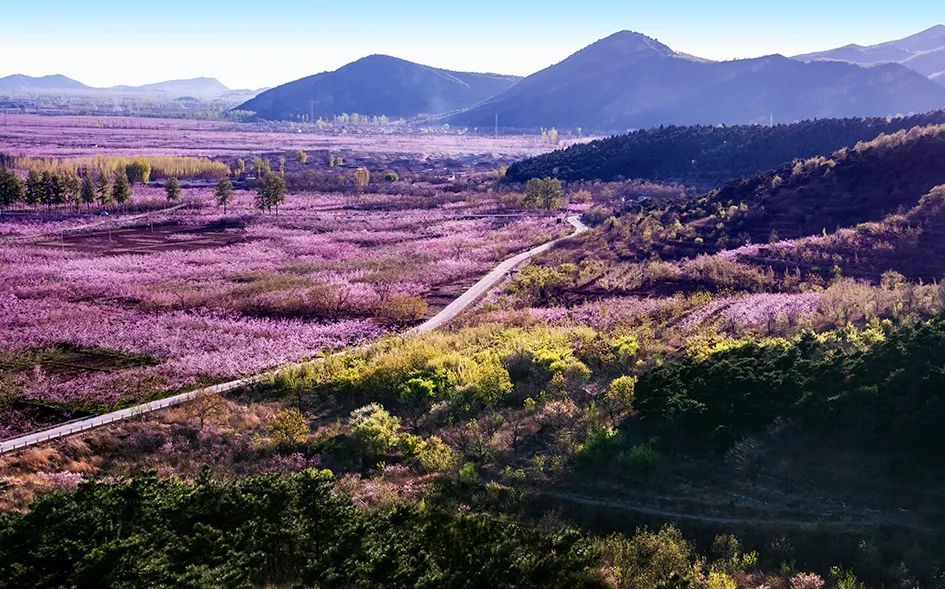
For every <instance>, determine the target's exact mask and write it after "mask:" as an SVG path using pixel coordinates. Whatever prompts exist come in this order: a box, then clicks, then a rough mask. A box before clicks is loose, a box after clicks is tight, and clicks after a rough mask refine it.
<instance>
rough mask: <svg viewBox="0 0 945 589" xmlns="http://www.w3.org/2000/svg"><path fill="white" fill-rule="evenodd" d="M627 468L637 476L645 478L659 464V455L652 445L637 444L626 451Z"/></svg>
mask: <svg viewBox="0 0 945 589" xmlns="http://www.w3.org/2000/svg"><path fill="white" fill-rule="evenodd" d="M626 461H627V466H629V467H630V470H631V471H633V473H634V474H636V475H638V476H647V475H649V474H651V473H652V472H653V471H655V470H656V469H657V468H658V467H659V464H660V454H659V452H658V451H656V450H655V449H654V448H653V446H652V444H637V445H635V446H633V447H631V448H630V449H629V450H628V451H627V455H626Z"/></svg>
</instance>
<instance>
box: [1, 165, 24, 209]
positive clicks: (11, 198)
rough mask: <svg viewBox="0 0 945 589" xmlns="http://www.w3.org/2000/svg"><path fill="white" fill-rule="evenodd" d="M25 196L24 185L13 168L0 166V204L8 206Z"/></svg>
mask: <svg viewBox="0 0 945 589" xmlns="http://www.w3.org/2000/svg"><path fill="white" fill-rule="evenodd" d="M24 198H26V187H25V186H24V184H23V182H22V181H21V180H20V178H19V176H17V175H16V173H15V172H13V170H7V169H6V168H0V206H2V207H9V206H13V205H15V204H16V203H18V202H21V201H23V199H24Z"/></svg>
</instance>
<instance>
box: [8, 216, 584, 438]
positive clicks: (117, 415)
mask: <svg viewBox="0 0 945 589" xmlns="http://www.w3.org/2000/svg"><path fill="white" fill-rule="evenodd" d="M567 221H568V223H569V224H570V225H571V226H572V227H574V231H573V232H572V233H571V234H570V235H567V236H565V237H559V238H558V239H554V240H551V241H549V242H547V243H543V244H541V245H539V246H536V247H533V248H532V249H530V250H528V251H525V252H522V253H520V254H517V255H515V256H512V257H511V258H508V259H506V260H503V261H502V262H501V263H499V265H498V266H496V267H495V268H493V269H492V270H491V271H490V272H489V273H488V274H486V275H485V276H484V277H483V278H482V279H480V280H479V282H477V283H476V284H474V285H473V286H472V287H470V288H469V290H467V291H466V292H464V293H463V294H462V295H460V296H459V298H457V299H456V300H454V301H453V302H451V303H450V304H449V305H447V306H446V307H444V308H443V309H442V310H440V312H439V313H437V314H436V315H434V316H433V317H431V318H429V319H427V320H426V321H425V322H423V323H421V324H420V325H418V326H416V327H414V328H412V329H409V330H407V331H406V332H405V333H404V334H403V335H418V334H423V333H428V332H430V331H433V330H434V329H437V328H438V327H441V326H442V325H444V324H446V323H448V322H449V321H450V320H452V319H453V318H454V317H456V316H457V315H459V314H460V313H461V312H462V311H463V310H465V309H466V308H468V307H469V306H470V305H472V304H473V303H475V302H476V301H477V300H479V298H480V297H482V296H483V295H485V294H486V293H487V292H489V290H490V289H492V288H493V287H494V286H495V285H497V284H498V283H499V282H501V281H502V280H503V279H504V278H505V277H506V276H507V275H508V273H509V272H511V271H512V269H513V268H515V267H516V266H518V265H519V264H521V263H523V262H525V261H527V260H529V259H530V258H533V257H535V256H537V255H539V254H542V253H544V252H546V251H548V250H549V249H551V248H552V247H554V246H555V245H556V244H557V243H559V242H561V241H564V240H566V239H571V238H572V237H575V236H577V235H580V234H581V233H584V232H585V231H587V226H586V225H584V223H582V222H581V218H580V215H573V216H570V217H568V218H567ZM269 374H271V372H264V373H262V374H257V375H255V376H248V377H246V378H240V379H237V380H232V381H229V382H224V383H220V384H215V385H212V386H208V387H204V388H201V389H196V390H193V391H188V392H186V393H180V394H178V395H174V396H172V397H165V398H164V399H158V400H156V401H150V402H148V403H142V404H140V405H135V406H134V407H129V408H127V409H121V410H118V411H112V412H110V413H105V414H103V415H96V416H93V417H87V418H84V419H78V420H76V421H71V422H69V423H65V424H62V425H59V426H56V427H52V428H49V429H46V430H41V431H38V432H33V433H31V434H26V435H24V436H20V437H18V438H10V439H8V440H4V441H2V442H0V454H4V453H6V452H11V451H13V450H17V449H20V448H26V447H28V446H34V445H36V444H39V443H42V442H46V441H48V440H54V439H57V438H63V437H66V436H69V435H72V434H75V433H79V432H82V431H87V430H90V429H94V428H97V427H101V426H103V425H108V424H110V423H114V422H116V421H121V420H123V419H128V418H131V417H136V416H139V415H143V414H145V413H151V412H152V411H158V410H160V409H166V408H167V407H173V406H175V405H180V404H181V403H186V402H187V401H190V400H192V399H194V398H195V397H198V396H200V395H206V394H219V393H225V392H227V391H232V390H234V389H239V388H242V387H245V386H248V385H251V384H254V383H257V382H261V381H262V380H264V379H265V378H267V377H268V376H269Z"/></svg>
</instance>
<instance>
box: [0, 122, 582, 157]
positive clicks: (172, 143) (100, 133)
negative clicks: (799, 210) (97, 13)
mask: <svg viewBox="0 0 945 589" xmlns="http://www.w3.org/2000/svg"><path fill="white" fill-rule="evenodd" d="M0 116H2V119H0V122H2V124H0V152H8V153H12V154H17V155H25V156H43V157H50V156H55V157H76V156H85V155H122V154H142V153H147V154H148V155H192V156H211V157H217V156H219V157H228V156H231V157H237V156H245V155H248V154H252V153H258V152H259V151H260V149H261V148H263V147H264V148H265V149H266V150H270V151H288V150H295V149H304V150H326V149H327V150H332V151H348V152H364V153H370V154H402V155H407V154H410V155H439V156H452V155H476V154H487V155H495V156H511V157H514V158H519V157H526V156H531V155H537V154H539V153H544V152H547V151H551V150H552V149H555V148H557V147H563V146H566V143H565V142H562V143H561V144H560V145H551V144H549V143H547V142H543V141H541V138H540V137H537V136H535V135H530V136H525V135H511V136H501V137H487V136H473V135H464V134H459V133H449V134H447V133H422V132H420V131H416V132H414V133H412V134H409V135H408V134H405V133H403V130H386V131H385V130H384V129H383V128H378V129H373V128H372V129H369V130H365V131H363V132H360V133H346V132H328V131H318V132H315V131H313V130H312V129H311V127H308V128H302V127H299V126H293V125H292V124H291V123H284V124H280V125H278V126H271V125H261V124H249V123H229V122H219V121H190V120H180V119H150V118H135V117H96V116H55V117H49V116H41V115H28V114H22V115H20V114H17V115H13V114H4V115H0Z"/></svg>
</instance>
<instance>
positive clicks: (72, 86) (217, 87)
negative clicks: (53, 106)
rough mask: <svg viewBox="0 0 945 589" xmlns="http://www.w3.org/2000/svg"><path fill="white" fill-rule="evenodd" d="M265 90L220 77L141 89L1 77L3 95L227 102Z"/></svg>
mask: <svg viewBox="0 0 945 589" xmlns="http://www.w3.org/2000/svg"><path fill="white" fill-rule="evenodd" d="M261 91H262V90H230V89H229V88H227V87H226V86H225V85H223V83H222V82H220V81H219V80H217V79H216V78H191V79H186V80H167V81H164V82H155V83H153V84H144V85H141V86H129V85H119V86H110V87H108V88H97V87H94V86H87V85H86V84H83V83H81V82H77V81H75V80H73V79H71V78H67V77H66V76H63V75H59V74H56V75H51V76H41V77H31V76H25V75H23V74H14V75H12V76H7V77H5V78H0V92H15V93H31V94H93V95H107V94H121V95H132V96H138V95H142V96H154V95H160V96H165V97H167V98H180V97H184V96H192V97H195V98H205V99H208V98H222V99H227V100H248V99H250V98H252V97H253V96H255V95H257V94H258V93H259V92H261Z"/></svg>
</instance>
